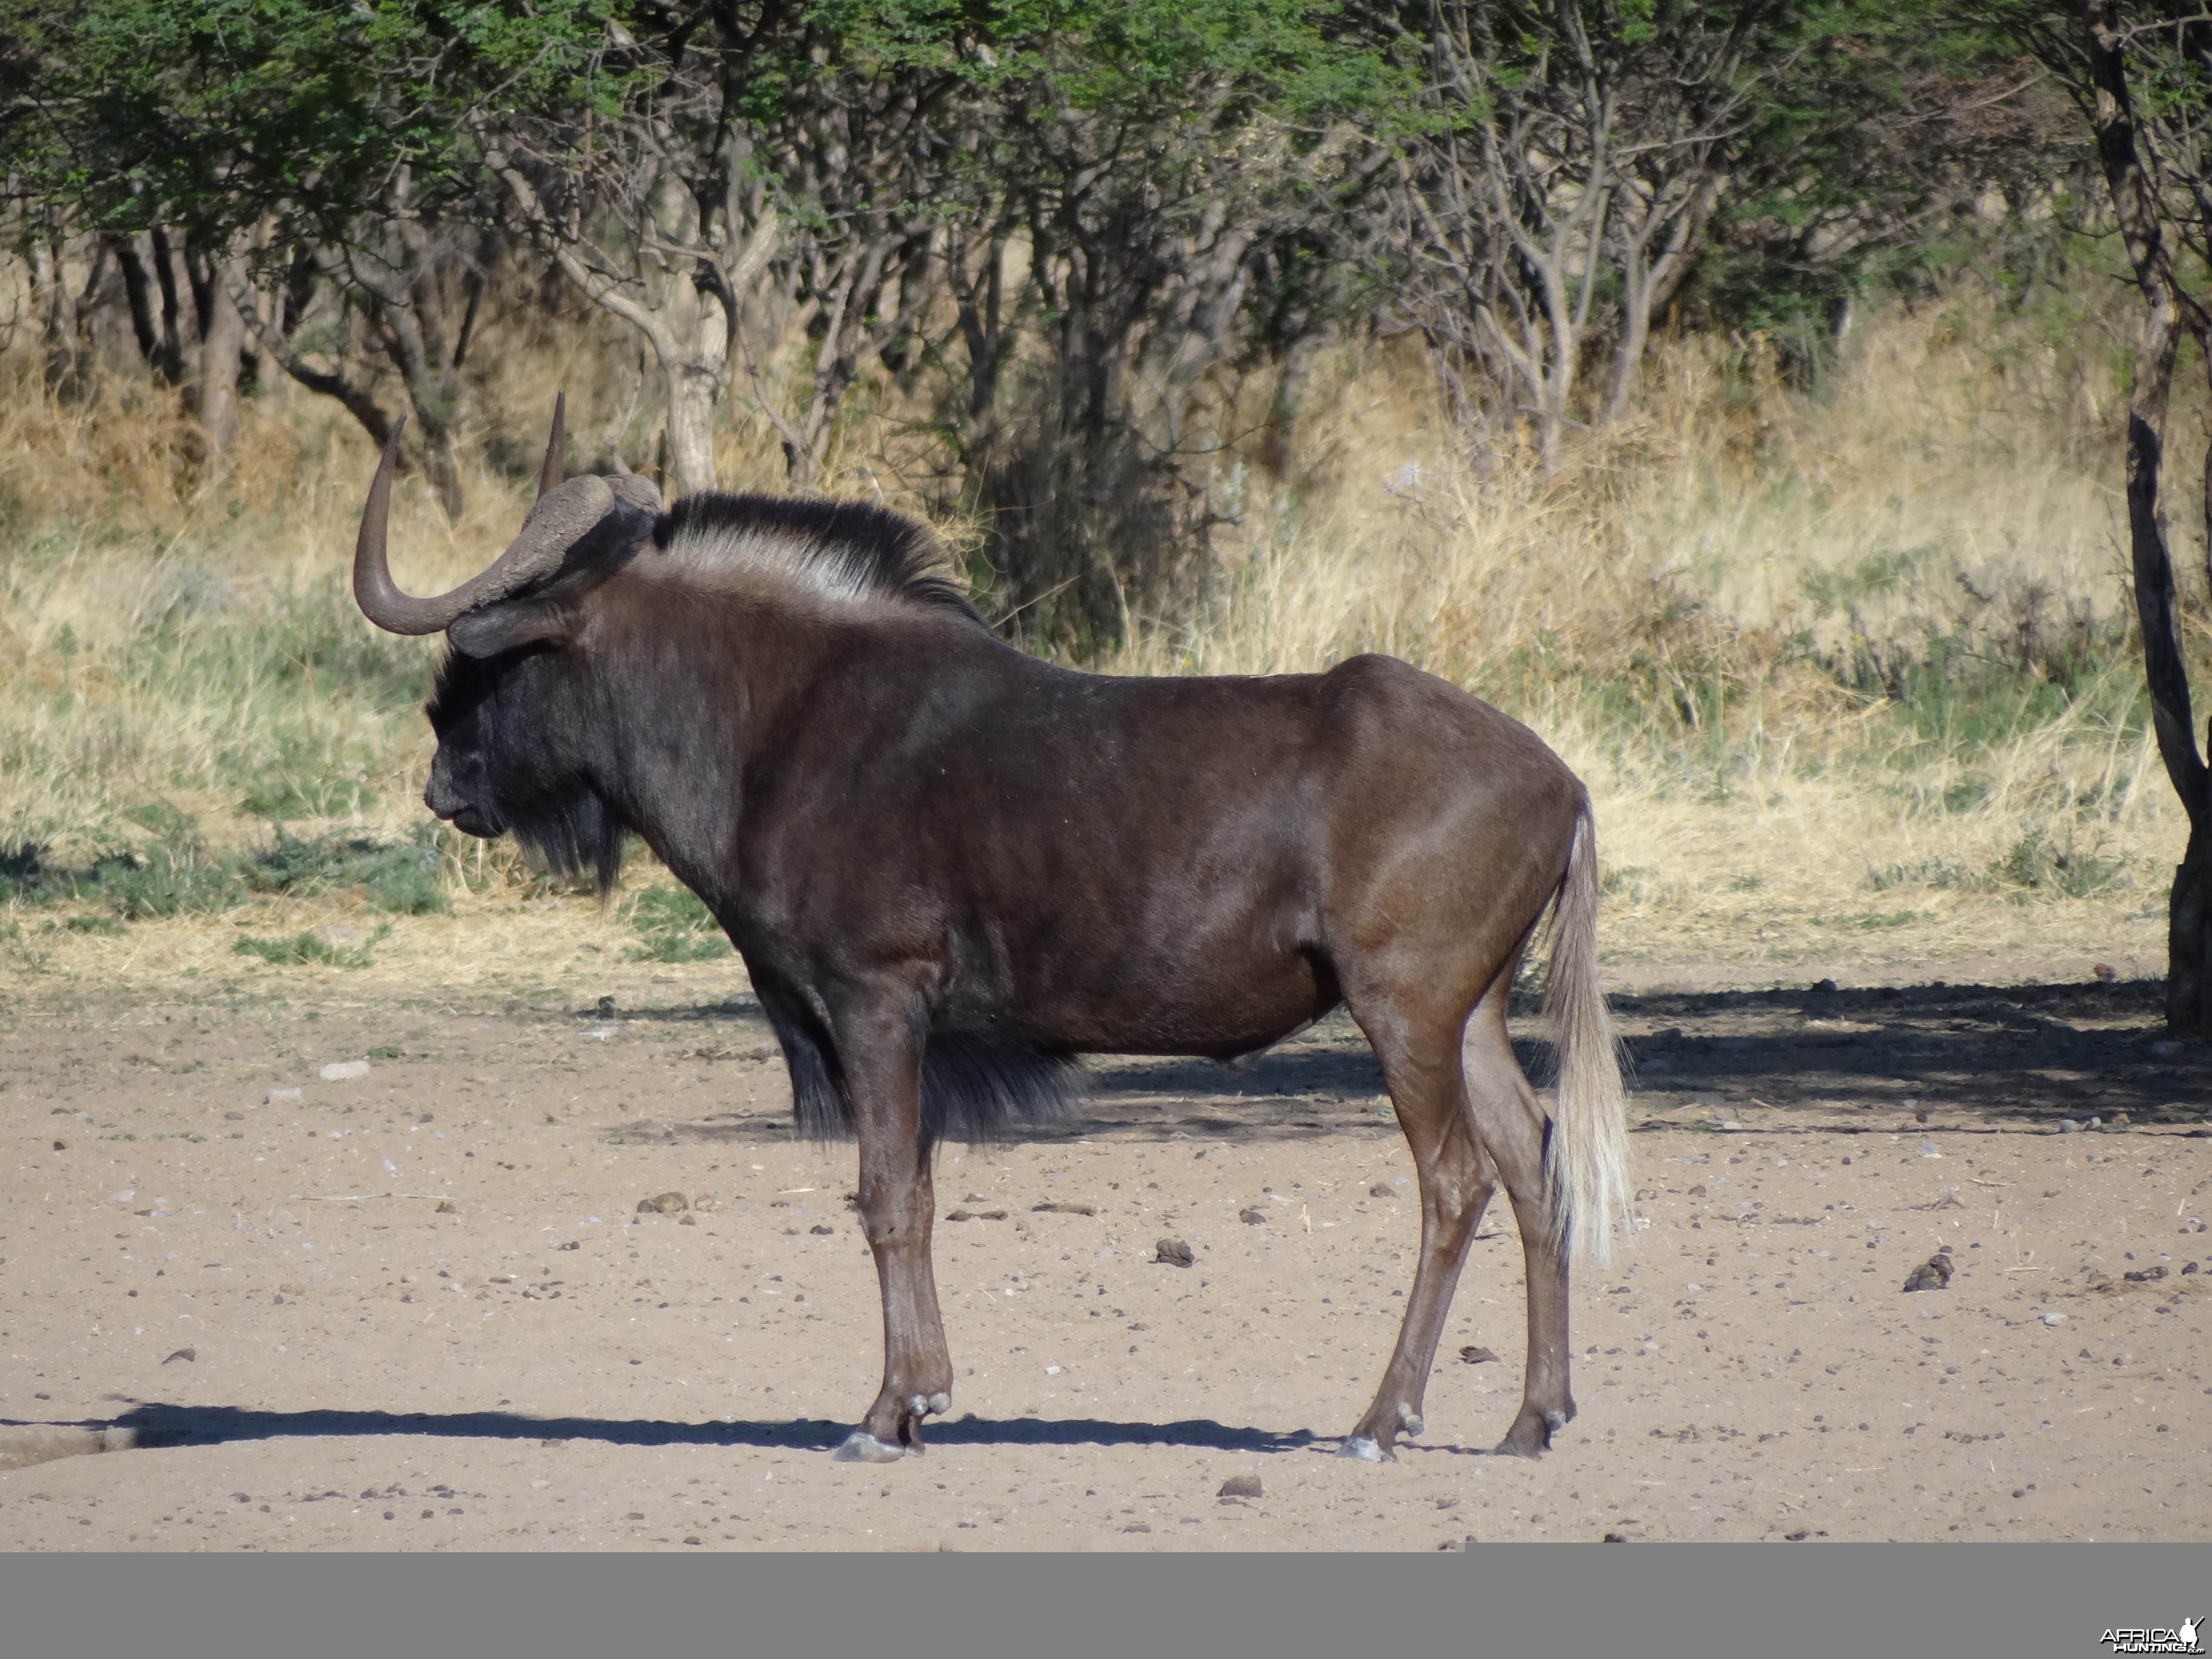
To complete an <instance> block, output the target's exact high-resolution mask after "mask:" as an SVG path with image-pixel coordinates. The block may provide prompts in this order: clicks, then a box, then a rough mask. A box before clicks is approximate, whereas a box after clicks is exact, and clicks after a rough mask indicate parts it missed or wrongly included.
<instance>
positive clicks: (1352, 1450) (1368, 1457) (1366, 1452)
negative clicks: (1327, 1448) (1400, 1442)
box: [1336, 1434, 1395, 1463]
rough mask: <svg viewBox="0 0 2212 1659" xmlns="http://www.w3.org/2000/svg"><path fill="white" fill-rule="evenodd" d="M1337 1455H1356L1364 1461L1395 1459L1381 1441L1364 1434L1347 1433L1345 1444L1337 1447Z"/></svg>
mask: <svg viewBox="0 0 2212 1659" xmlns="http://www.w3.org/2000/svg"><path fill="white" fill-rule="evenodd" d="M1336 1455H1338V1456H1339V1457H1356V1458H1358V1460H1359V1461H1360V1462H1363V1463H1384V1462H1393V1461H1395V1460H1393V1459H1392V1458H1391V1456H1390V1454H1389V1451H1388V1450H1386V1449H1384V1448H1383V1445H1382V1443H1380V1442H1378V1441H1374V1440H1370V1439H1369V1438H1368V1437H1366V1436H1365V1435H1364V1434H1353V1435H1346V1437H1345V1441H1344V1444H1343V1445H1341V1446H1340V1447H1338V1448H1337V1452H1336Z"/></svg>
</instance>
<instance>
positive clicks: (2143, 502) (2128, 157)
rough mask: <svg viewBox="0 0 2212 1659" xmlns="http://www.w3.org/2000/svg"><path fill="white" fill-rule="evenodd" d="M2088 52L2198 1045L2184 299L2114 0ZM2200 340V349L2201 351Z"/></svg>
mask: <svg viewBox="0 0 2212 1659" xmlns="http://www.w3.org/2000/svg"><path fill="white" fill-rule="evenodd" d="M2077 4H2078V6H2079V15H2080V16H2081V24H2082V29H2081V33H2082V45H2083V49H2084V53H2085V56H2086V58H2087V64H2088V68H2089V76H2090V80H2091V82H2092V84H2093V87H2094V88H2095V92H2094V107H2093V112H2092V121H2093V125H2094V127H2095V129H2096V137H2097V160H2098V162H2099V164H2100V167H2102V169H2103V171H2104V174H2105V182H2106V185H2107V187H2108V188H2109V189H2110V190H2111V191H2112V209H2113V214H2114V216H2115V217H2116V219H2117V220H2118V223H2119V228H2120V238H2121V240H2122V241H2123V242H2124V243H2125V245H2126V246H2127V251H2128V258H2129V261H2130V264H2133V266H2134V267H2135V273H2136V284H2137V286H2138V287H2139V288H2140V289H2142V296H2143V313H2142V325H2141V329H2140V331H2139V332H2138V334H2137V336H2136V360H2135V368H2134V373H2133V374H2132V376H2131V378H2130V384H2129V386H2128V437H2127V497H2128V542H2129V552H2130V561H2131V564H2132V567H2133V575H2134V578H2135V591H2136V617H2137V619H2138V621H2139V622H2140V623H2141V624H2142V641H2143V675H2144V678H2145V680H2146V681H2147V683H2148V689H2149V691H2150V702H2151V724H2152V728H2153V730H2154V732H2155V733H2156V735H2157V738H2158V750H2159V756H2160V758H2161V759H2162V760H2163V761H2164V762H2165V763H2166V776H2167V778H2168V779H2169V780H2171V781H2172V784H2173V789H2174V793H2176V794H2177V795H2179V797H2180V798H2181V805H2182V807H2183V809H2184V810H2185V811H2186V812H2187V813H2188V815H2189V825H2190V833H2189V842H2188V847H2187V849H2186V850H2185V852H2184V854H2183V855H2182V863H2181V866H2180V867H2179V869H2177V870H2176V871H2175V872H2174V880H2173V890H2172V895H2171V896H2170V897H2169V899H2168V902H2167V912H2166V1024H2167V1027H2168V1029H2169V1030H2172V1031H2173V1032H2174V1033H2175V1034H2177V1035H2188V1036H2201V1035H2203V1033H2204V1032H2205V1031H2206V1030H2207V1021H2208V1018H2212V977H2209V976H2208V973H2207V967H2208V963H2212V904H2208V902H2207V898H2208V896H2212V836H2209V835H2208V834H2207V833H2206V829H2207V823H2206V820H2207V805H2208V803H2207V791H2206V784H2207V778H2206V773H2205V768H2204V762H2203V757H2201V756H2200V755H2199V754H2198V752H2197V733H2196V719H2195V716H2194V714H2192V713H2191V708H2190V697H2189V669H2188V665H2187V661H2186V659H2185V657H2184V656H2183V654H2182V648H2181V627H2180V618H2179V613H2178V611H2177V609H2176V606H2175V603H2174V586H2173V559H2172V553H2171V551H2170V550H2169V548H2168V546H2167V543H2166V513H2165V508H2164V505H2163V503H2162V502H2161V501H2160V498H2159V473H2160V467H2161V465H2163V463H2164V460H2165V449H2166V413H2167V408H2168V404H2169V398H2170V394H2171V392H2172V382H2173V361H2174V349H2175V347H2176V346H2177V345H2178V344H2179V312H2180V295H2179V289H2178V287H2177V285H2176V283H2175V280H2174V276H2173V272H2172V266H2171V264H2170V262H2169V259H2168V256H2167V252H2166V243H2165V237H2164V234H2163V231H2162V228H2161V226H2160V220H2159V216H2158V204H2157V199H2156V197H2155V196H2154V193H2153V191H2152V190H2151V187H2150V183H2149V180H2148V179H2147V178H2146V177H2145V175H2144V173H2143V167H2142V155H2141V153H2140V151H2139V150H2138V149H2137V147H2136V127H2135V117H2134V114H2133V112H2132V110H2131V108H2130V100H2129V95H2128V83H2127V64H2126V60H2125V58H2124V36H2123V35H2122V33H2121V32H2120V19H2119V4H2118V0H2077ZM2200 343H2202V342H2200Z"/></svg>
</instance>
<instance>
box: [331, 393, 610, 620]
mask: <svg viewBox="0 0 2212 1659" xmlns="http://www.w3.org/2000/svg"><path fill="white" fill-rule="evenodd" d="M406 425H407V417H406V416H404V415H403V416H400V417H399V419H398V422H395V423H394V424H393V426H392V436H391V438H390V439H389V440H388V441H386V444H385V446H384V459H382V460H380V461H379V462H378V463H377V466H376V477H375V479H374V481H373V482H372V483H370V484H369V486H368V506H367V507H364V508H363V509H362V515H361V536H360V538H359V539H358V540H356V542H355V543H354V550H353V597H354V603H355V604H356V605H359V606H360V607H361V613H362V616H364V617H368V619H369V621H371V622H373V623H375V624H376V625H377V626H378V627H379V628H381V629H384V630H385V631H386V633H389V634H435V633H437V632H438V631H439V630H440V629H442V628H444V627H445V626H446V625H447V623H450V622H452V621H453V618H454V617H458V616H459V615H460V614H461V613H462V612H463V611H470V610H473V609H474V608H475V607H476V606H477V605H489V603H490V602H491V601H492V600H494V599H504V598H506V597H507V595H508V594H510V593H513V592H520V590H521V589H523V588H525V587H527V586H530V584H531V583H532V582H535V581H539V580H543V579H544V578H545V577H547V576H550V575H551V574H553V573H554V572H555V571H556V570H558V569H559V568H561V562H562V559H563V558H565V557H566V556H568V550H569V549H570V548H572V547H574V545H575V544H577V543H578V542H580V541H581V540H582V539H583V538H585V537H586V536H588V535H589V534H591V532H592V531H593V530H594V529H595V528H597V527H598V526H599V521H600V520H602V519H604V518H605V517H606V516H607V514H608V513H611V512H612V511H614V509H615V505H616V500H617V497H616V493H615V491H614V489H612V488H611V487H610V486H609V484H608V483H607V481H606V480H605V479H604V478H600V477H592V476H589V475H586V477H580V478H571V479H569V480H568V483H561V484H556V485H555V486H554V487H553V488H552V489H550V490H549V491H547V492H546V493H545V494H544V495H541V496H539V497H538V504H537V505H536V506H535V507H532V508H531V509H530V516H529V517H528V518H527V519H526V520H523V524H522V532H521V534H520V535H518V536H517V537H516V538H514V539H513V541H512V542H510V543H508V544H507V550H506V551H505V552H503V553H501V555H500V556H499V557H497V558H496V559H495V560H493V561H492V562H491V564H490V565H489V567H488V568H485V569H483V570H481V571H479V572H478V573H477V574H475V575H473V576H471V577H470V578H469V580H466V581H465V582H463V583H462V584H461V585H460V586H459V587H456V588H454V589H453V591H452V592H447V593H441V594H439V595H438V596H437V597H436V598H435V599H416V598H415V597H413V596H412V595H411V594H407V593H403V592H400V591H399V589H398V586H397V585H395V584H394V583H393V581H392V565H391V562H390V559H389V557H388V556H387V553H386V546H385V539H386V528H387V526H388V525H389V523H390V520H391V516H392V468H393V466H394V465H395V464H396V463H397V462H398V458H399V435H400V434H401V432H402V431H404V429H405V428H406ZM555 430H556V432H557V431H558V430H559V428H558V426H557V424H556V428H555Z"/></svg>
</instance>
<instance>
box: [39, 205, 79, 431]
mask: <svg viewBox="0 0 2212 1659" xmlns="http://www.w3.org/2000/svg"><path fill="white" fill-rule="evenodd" d="M31 277H32V283H33V289H35V291H36V293H37V295H38V301H39V312H40V322H41V324H42V325H43V330H44V333H45V336H46V389H47V390H48V391H49V392H52V393H53V394H54V395H55V396H56V397H57V398H61V399H62V400H63V401H64V402H68V403H74V402H76V400H77V399H78V398H82V396H83V395H84V393H85V390H86V386H87V381H86V377H85V362H84V347H83V343H82V340H81V339H80V338H79V337H78V332H77V306H76V290H75V289H72V288H70V280H69V271H68V270H67V268H66V267H65V266H64V264H63V261H62V245H61V243H60V241H59V240H54V241H52V242H48V241H46V240H44V239H41V240H40V241H39V242H38V243H37V244H35V245H34V246H33V248H32V250H31Z"/></svg>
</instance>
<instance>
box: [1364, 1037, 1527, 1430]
mask: <svg viewBox="0 0 2212 1659" xmlns="http://www.w3.org/2000/svg"><path fill="white" fill-rule="evenodd" d="M1378 1024H1379V1023H1378ZM1370 1035H1372V1036H1374V1038H1375V1044H1376V1054H1377V1055H1378V1056H1379V1057H1380V1058H1381V1059H1382V1060H1383V1073H1384V1076H1385V1078H1386V1079H1387V1080H1388V1081H1389V1085H1390V1098H1391V1101H1392V1102H1393V1103H1394V1104H1395V1108H1396V1110H1397V1114H1398V1122H1399V1126H1400V1127H1401V1128H1402V1129H1404V1131H1405V1133H1406V1140H1407V1145H1408V1146H1410V1147H1411V1148H1412V1149H1413V1168H1414V1170H1415V1172H1416V1173H1417V1174H1418V1175H1419V1178H1420V1198H1421V1255H1420V1262H1419V1266H1418V1267H1416V1268H1415V1269H1414V1272H1413V1289H1412V1291H1410V1292H1408V1293H1407V1300H1406V1317H1405V1321H1404V1322H1403V1323H1402V1324H1401V1326H1400V1327H1399V1328H1398V1346H1397V1348H1396V1350H1395V1352H1393V1353H1392V1354H1391V1356H1390V1364H1389V1367H1388V1368H1387V1369H1386V1370H1384V1371H1383V1383H1382V1386H1381V1387H1380V1388H1379V1389H1376V1394H1375V1403H1374V1404H1372V1405H1371V1406H1370V1407H1368V1408H1367V1414H1366V1415H1365V1416H1364V1417H1363V1418H1361V1419H1359V1425H1358V1427H1357V1428H1355V1429H1353V1430H1352V1432H1351V1434H1350V1435H1348V1436H1346V1438H1345V1442H1344V1447H1343V1455H1345V1456H1346V1457H1358V1458H1362V1459H1364V1460H1365V1461H1367V1462H1383V1461H1384V1460H1386V1459H1389V1458H1391V1457H1394V1456H1395V1452H1394V1451H1393V1450H1392V1448H1393V1447H1394V1446H1395V1444H1396V1443H1397V1438H1398V1436H1399V1435H1400V1434H1401V1433H1405V1434H1419V1432H1420V1431H1421V1427H1422V1423H1421V1411H1422V1401H1423V1397H1424V1395H1425V1393H1426V1391H1427V1385H1428V1380H1429V1370H1430V1367H1431V1366H1432V1365H1433V1364H1435V1363H1436V1357H1437V1341H1438V1340H1440V1339H1441V1338H1442V1337H1443V1329H1444V1322H1445V1320H1446V1318H1447V1317H1448V1316H1449V1314H1450V1312H1451V1298H1452V1291H1453V1288H1454V1287H1455V1285H1457V1284H1458V1283H1459V1275H1460V1268H1461V1267H1462V1264H1463V1263H1464V1262H1465V1261H1466V1260H1467V1252H1468V1245H1469V1243H1471V1242H1472V1240H1473V1239H1474V1230H1475V1228H1476V1227H1477V1226H1478V1225H1480V1223H1481V1220H1482V1212H1483V1210H1484V1209H1485V1208H1486V1206H1488V1204H1489V1202H1490V1197H1491V1194H1492V1193H1494V1192H1495V1191H1496V1190H1497V1188H1498V1178H1497V1174H1496V1171H1495V1170H1493V1169H1492V1166H1491V1162H1490V1159H1489V1158H1487V1157H1486V1156H1485V1154H1484V1152H1483V1150H1482V1147H1481V1146H1480V1144H1478V1142H1477V1141H1476V1139H1475V1138H1474V1125H1473V1123H1472V1122H1471V1121H1470V1120H1469V1119H1468V1112H1467V1104H1466V1099H1467V1097H1466V1095H1465V1093H1464V1091H1463V1089H1462V1085H1461V1080H1460V1061H1459V1053H1458V1048H1459V1034H1458V1031H1457V1030H1456V1028H1455V1023H1447V1024H1444V1025H1443V1026H1441V1027H1439V1028H1438V1029H1436V1030H1423V1031H1420V1032H1419V1033H1405V1032H1398V1031H1392V1030H1387V1029H1378V1030H1377V1031H1376V1032H1374V1033H1371V1034H1370Z"/></svg>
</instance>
